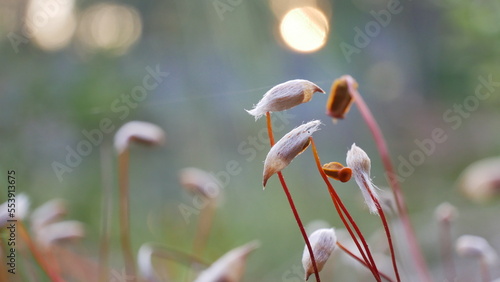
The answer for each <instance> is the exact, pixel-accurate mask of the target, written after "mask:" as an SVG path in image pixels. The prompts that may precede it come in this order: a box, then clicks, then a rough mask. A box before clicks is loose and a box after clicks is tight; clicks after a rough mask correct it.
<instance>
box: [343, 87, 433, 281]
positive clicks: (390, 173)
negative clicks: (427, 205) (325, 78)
mask: <svg viewBox="0 0 500 282" xmlns="http://www.w3.org/2000/svg"><path fill="white" fill-rule="evenodd" d="M350 90H351V93H352V95H353V99H354V101H355V102H356V105H357V106H358V109H359V111H360V113H361V115H362V116H363V119H364V120H365V123H366V124H367V125H368V128H369V129H370V131H371V133H372V135H373V139H374V140H375V144H376V145H377V149H378V151H379V153H380V157H381V159H382V163H383V164H384V168H385V170H386V173H387V177H388V179H389V185H390V186H391V189H392V192H393V193H394V198H395V200H396V206H397V209H398V213H399V215H400V217H401V222H402V223H403V228H404V230H405V233H406V238H407V240H408V244H409V246H410V251H411V253H412V256H413V259H414V260H415V263H416V265H417V268H418V272H419V275H420V278H421V279H422V281H432V280H431V276H430V274H429V269H428V267H427V265H426V263H425V260H424V257H423V254H422V252H421V249H420V247H419V245H418V242H417V239H416V237H415V231H414V230H413V227H412V225H411V222H410V218H409V215H408V208H407V206H406V203H405V200H404V197H403V193H402V192H401V187H400V185H399V182H398V179H397V176H396V173H395V171H394V167H393V165H392V162H391V158H390V156H389V150H388V149H387V143H386V141H385V139H384V136H383V134H382V131H381V130H380V127H379V125H378V123H377V121H376V120H375V118H374V117H373V115H372V113H371V111H370V109H369V108H368V106H367V105H366V103H365V101H364V100H363V98H362V97H361V94H359V92H358V91H357V90H356V89H350Z"/></svg>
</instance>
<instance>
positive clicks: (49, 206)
mask: <svg viewBox="0 0 500 282" xmlns="http://www.w3.org/2000/svg"><path fill="white" fill-rule="evenodd" d="M67 212H68V209H67V207H66V202H65V201H64V200H62V199H52V200H50V201H47V202H45V203H44V204H43V205H41V206H39V207H38V208H36V209H35V210H34V211H33V212H32V213H31V216H30V218H31V228H32V229H33V230H38V229H40V228H42V227H43V226H45V225H47V224H50V223H53V222H56V221H59V220H61V219H62V218H63V216H65V215H66V214H67Z"/></svg>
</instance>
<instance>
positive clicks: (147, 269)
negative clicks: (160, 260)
mask: <svg viewBox="0 0 500 282" xmlns="http://www.w3.org/2000/svg"><path fill="white" fill-rule="evenodd" d="M154 253H155V249H154V246H153V245H152V244H150V243H146V244H143V245H142V246H141V247H140V248H139V251H138V252H137V266H138V269H139V272H140V274H141V277H142V278H143V279H144V280H145V281H160V279H159V278H158V275H157V273H156V271H155V269H154V266H153V262H152V256H153V254H154Z"/></svg>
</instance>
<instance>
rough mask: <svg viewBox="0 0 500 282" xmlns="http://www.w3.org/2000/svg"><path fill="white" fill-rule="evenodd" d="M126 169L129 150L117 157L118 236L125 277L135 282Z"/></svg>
mask: <svg viewBox="0 0 500 282" xmlns="http://www.w3.org/2000/svg"><path fill="white" fill-rule="evenodd" d="M128 167H129V150H128V148H127V149H125V150H124V151H123V152H122V153H120V155H119V156H118V184H119V187H120V236H121V247H122V251H123V260H124V262H125V271H126V273H127V275H130V276H132V279H133V280H134V281H135V280H136V271H135V263H134V257H133V254H132V244H131V242H130V218H129V210H130V208H129V198H128V193H129V192H128V190H129V189H128V186H129V183H128Z"/></svg>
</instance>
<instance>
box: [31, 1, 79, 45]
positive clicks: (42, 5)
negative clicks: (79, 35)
mask: <svg viewBox="0 0 500 282" xmlns="http://www.w3.org/2000/svg"><path fill="white" fill-rule="evenodd" d="M74 5H75V1H74V0H67V1H58V0H45V1H43V0H31V1H30V2H29V4H28V7H27V12H26V14H27V15H26V20H25V23H24V24H25V29H26V30H27V31H29V34H31V35H32V36H33V39H34V42H35V43H36V44H37V45H38V46H39V47H40V48H41V49H43V50H46V51H56V50H60V49H62V48H64V47H66V45H68V44H69V42H70V41H71V38H72V37H73V34H74V33H75V29H76V19H75V15H74V12H73V9H74Z"/></svg>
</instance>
